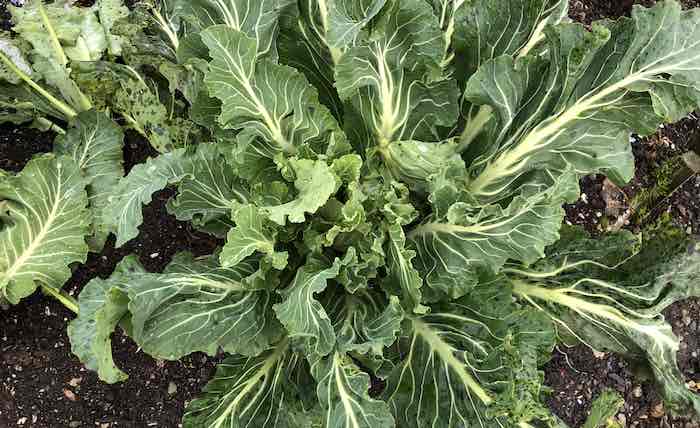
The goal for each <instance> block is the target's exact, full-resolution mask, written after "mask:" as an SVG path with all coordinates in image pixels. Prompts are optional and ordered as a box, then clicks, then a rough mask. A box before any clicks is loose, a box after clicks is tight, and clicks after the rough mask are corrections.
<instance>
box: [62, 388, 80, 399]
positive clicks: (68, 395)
mask: <svg viewBox="0 0 700 428" xmlns="http://www.w3.org/2000/svg"><path fill="white" fill-rule="evenodd" d="M63 396H64V397H66V398H67V399H68V400H69V401H77V400H78V397H76V396H75V393H74V392H73V391H71V390H70V389H64V390H63Z"/></svg>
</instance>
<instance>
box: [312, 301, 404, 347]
mask: <svg viewBox="0 0 700 428" xmlns="http://www.w3.org/2000/svg"><path fill="white" fill-rule="evenodd" d="M323 304H324V307H326V308H327V309H328V314H329V316H330V318H331V320H332V322H333V328H334V330H335V333H336V336H337V343H338V344H337V350H338V352H341V353H343V352H347V353H354V354H361V355H368V356H370V357H382V355H383V351H384V348H386V347H389V346H391V345H392V344H393V343H394V342H395V341H396V339H397V337H398V333H399V331H400V329H401V322H402V321H403V318H404V311H403V309H402V308H401V305H400V303H399V299H398V297H396V296H390V297H389V298H386V297H385V296H384V295H382V294H381V293H379V292H377V291H375V290H357V291H356V292H355V293H354V294H349V293H346V292H345V290H344V289H342V288H338V289H333V290H330V292H328V293H326V294H325V295H324V298H323Z"/></svg>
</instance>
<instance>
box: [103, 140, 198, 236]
mask: <svg viewBox="0 0 700 428" xmlns="http://www.w3.org/2000/svg"><path fill="white" fill-rule="evenodd" d="M189 166H190V163H189V161H188V158H187V153H186V151H185V149H178V150H175V151H173V152H170V153H166V154H163V155H160V156H158V157H155V158H149V159H148V160H147V161H146V163H143V164H138V165H135V166H134V167H133V168H132V169H131V171H130V172H129V175H127V176H126V177H124V178H122V179H121V180H120V181H119V184H118V186H117V187H116V189H115V190H114V192H113V193H112V195H111V196H110V197H109V206H108V207H107V208H106V210H105V216H104V217H103V218H102V219H101V220H98V221H101V222H102V224H103V225H105V227H107V228H109V230H111V231H112V232H114V233H115V234H116V235H117V241H116V244H115V245H116V246H117V247H121V246H122V245H124V244H125V243H127V242H128V241H129V240H131V239H133V238H135V237H136V236H137V235H138V227H139V226H140V225H141V223H142V222H143V214H142V213H141V208H142V206H143V205H144V204H147V203H149V202H150V201H151V198H152V196H153V194H154V193H155V192H157V191H159V190H162V189H164V188H165V186H167V185H168V184H173V183H177V182H179V181H180V180H182V179H183V178H184V177H185V176H187V174H188V173H189V171H190V168H189Z"/></svg>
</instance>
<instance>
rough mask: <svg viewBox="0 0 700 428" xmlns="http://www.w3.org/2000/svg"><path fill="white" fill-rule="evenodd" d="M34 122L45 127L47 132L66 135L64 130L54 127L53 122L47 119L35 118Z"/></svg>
mask: <svg viewBox="0 0 700 428" xmlns="http://www.w3.org/2000/svg"><path fill="white" fill-rule="evenodd" d="M36 121H37V122H38V123H39V124H41V125H43V126H45V127H46V130H48V131H54V132H55V133H57V134H61V135H66V130H65V129H63V128H61V127H60V126H58V125H56V124H55V123H54V122H52V121H50V120H49V119H47V118H45V117H37V118H36Z"/></svg>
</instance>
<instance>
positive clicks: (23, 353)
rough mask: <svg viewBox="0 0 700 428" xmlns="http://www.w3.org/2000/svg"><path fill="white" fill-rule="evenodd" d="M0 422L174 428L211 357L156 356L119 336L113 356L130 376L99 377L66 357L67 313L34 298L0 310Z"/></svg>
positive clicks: (39, 427) (210, 367) (56, 427)
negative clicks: (115, 380) (118, 379)
mask: <svg viewBox="0 0 700 428" xmlns="http://www.w3.org/2000/svg"><path fill="white" fill-rule="evenodd" d="M2 317H3V321H2V324H3V332H2V337H0V382H1V383H0V427H3V428H5V427H12V426H18V425H24V426H27V427H32V428H64V427H94V426H98V427H104V428H106V427H134V428H136V427H139V428H140V427H151V426H154V427H156V426H157V427H168V428H169V427H173V428H174V427H177V426H178V424H179V423H180V420H181V418H182V414H183V410H184V406H185V403H186V402H187V401H188V400H191V399H192V398H193V397H194V396H195V395H196V394H197V393H199V391H200V390H201V388H202V386H204V384H205V383H206V382H207V380H208V379H209V378H210V377H211V375H212V374H213V372H214V366H215V364H216V359H212V358H208V357H206V356H205V355H202V354H194V355H191V356H189V357H187V358H184V359H183V360H180V361H177V362H162V361H155V360H153V359H152V358H151V357H149V356H148V355H146V354H144V353H142V352H139V350H138V348H137V346H136V345H135V344H134V343H133V342H132V341H131V340H130V339H128V338H127V337H126V336H123V335H121V334H115V335H114V338H113V341H114V353H115V360H116V361H117V363H118V364H119V366H120V367H121V368H122V369H123V370H124V371H126V372H127V373H128V375H129V379H128V380H127V381H126V382H124V383H121V384H118V385H109V384H106V383H104V382H101V381H100V380H99V379H98V377H97V375H96V374H95V373H94V372H91V371H87V370H86V369H85V368H84V367H83V365H82V364H81V363H80V362H79V361H78V360H77V359H76V358H75V357H74V356H73V354H72V353H71V350H70V342H69V340H68V337H67V335H66V323H67V321H69V320H70V319H71V318H72V317H73V315H72V313H70V312H69V311H68V310H66V309H65V308H64V307H63V306H62V305H60V304H59V303H56V302H54V301H52V300H51V299H45V298H43V297H42V296H40V295H36V296H33V297H32V298H30V299H26V300H24V301H22V303H21V304H20V305H18V306H16V307H13V308H12V309H11V310H10V311H9V312H5V313H3V314H2Z"/></svg>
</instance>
